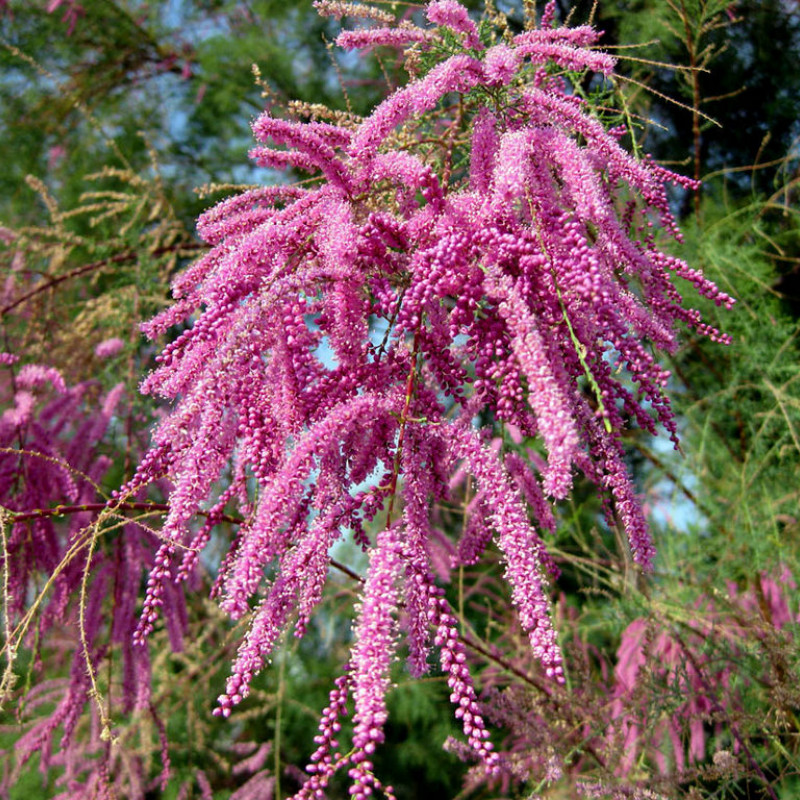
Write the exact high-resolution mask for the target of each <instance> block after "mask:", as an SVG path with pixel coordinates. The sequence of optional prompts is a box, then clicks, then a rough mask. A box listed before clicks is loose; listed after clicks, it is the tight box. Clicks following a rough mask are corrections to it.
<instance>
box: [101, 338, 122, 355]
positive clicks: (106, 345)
mask: <svg viewBox="0 0 800 800" xmlns="http://www.w3.org/2000/svg"><path fill="white" fill-rule="evenodd" d="M123 347H125V342H123V341H122V339H120V338H119V337H117V336H114V337H113V338H111V339H105V340H104V341H102V342H100V344H98V345H97V346H96V347H95V348H94V354H95V355H96V356H97V357H98V358H113V357H114V356H115V355H117V354H118V353H119V352H120V351H121V350H122V348H123Z"/></svg>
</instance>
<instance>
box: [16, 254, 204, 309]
mask: <svg viewBox="0 0 800 800" xmlns="http://www.w3.org/2000/svg"><path fill="white" fill-rule="evenodd" d="M205 249H207V245H204V244H201V243H200V242H187V243H183V244H180V245H170V246H169V247H158V248H156V249H155V250H153V252H152V253H151V255H153V256H161V255H164V254H165V253H173V252H179V251H181V250H205ZM137 258H138V253H136V252H135V251H133V250H130V251H126V252H124V253H117V254H116V255H115V256H109V257H108V258H101V259H100V260H99V261H92V263H91V264H83V265H82V266H80V267H75V269H71V270H70V271H69V272H65V273H64V274H63V275H56V276H55V277H53V278H50V280H48V281H45V282H44V283H41V284H39V285H37V286H34V287H33V289H31V290H30V291H28V292H25V294H23V295H22V296H20V297H18V298H17V299H16V300H14V301H13V302H11V303H9V304H8V305H6V306H3V308H0V317H4V316H5V315H6V314H8V313H9V312H10V311H13V310H14V309H15V308H16V307H17V306H21V305H22V304H23V303H26V302H27V301H28V300H30V299H31V298H32V297H36V295H37V294H41V293H42V292H46V291H47V290H48V289H52V288H53V287H55V286H58V285H59V284H60V283H64V281H68V280H71V279H72V278H78V277H80V276H81V275H86V274H87V273H89V272H94V271H95V270H99V269H102V268H103V267H107V266H109V265H110V264H125V263H127V262H129V261H135V260H136V259H137Z"/></svg>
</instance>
